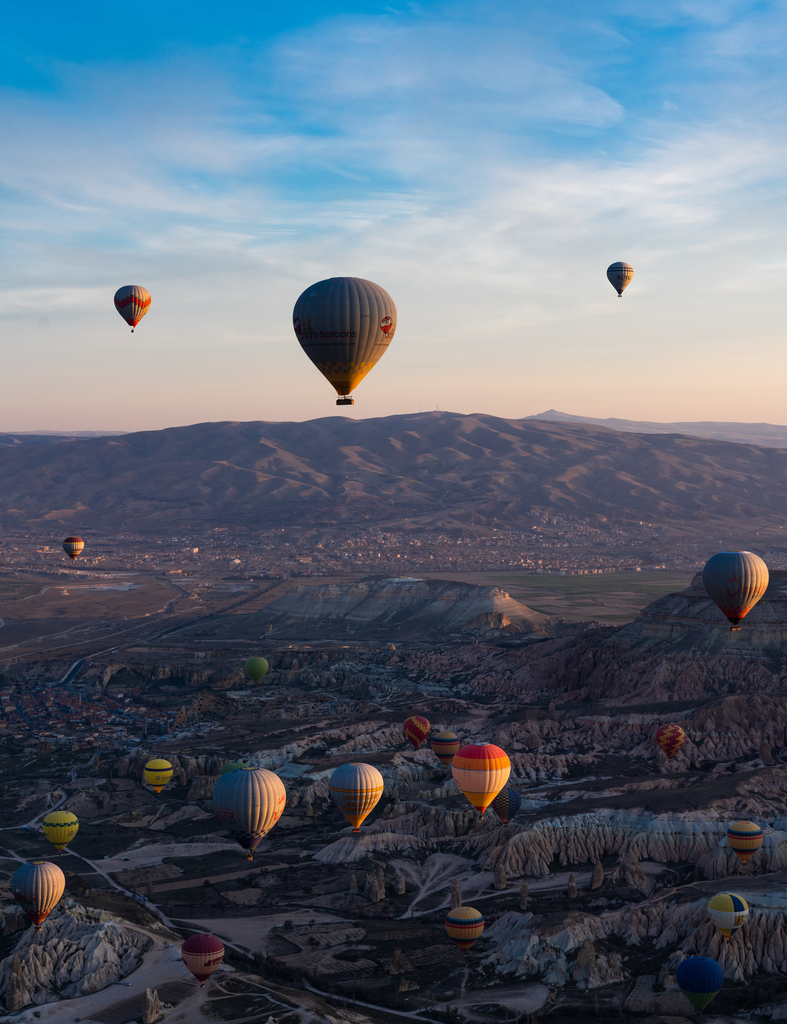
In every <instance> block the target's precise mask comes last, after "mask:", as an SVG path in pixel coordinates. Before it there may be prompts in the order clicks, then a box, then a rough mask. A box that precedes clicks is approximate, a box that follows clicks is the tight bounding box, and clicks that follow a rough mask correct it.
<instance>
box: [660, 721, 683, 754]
mask: <svg viewBox="0 0 787 1024" xmlns="http://www.w3.org/2000/svg"><path fill="white" fill-rule="evenodd" d="M656 742H657V743H658V745H659V746H660V747H661V749H662V750H663V751H664V753H665V754H666V755H667V758H668V760H670V761H671V760H672V759H673V757H674V756H675V755H676V754H677V752H678V751H679V750H680V748H681V747H682V746H683V744H684V743H685V742H686V733H685V732H684V731H683V730H682V729H681V727H680V726H679V725H675V724H674V723H671V724H670V725H662V727H661V728H660V729H659V730H658V731H657V732H656Z"/></svg>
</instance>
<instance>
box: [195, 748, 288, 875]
mask: <svg viewBox="0 0 787 1024" xmlns="http://www.w3.org/2000/svg"><path fill="white" fill-rule="evenodd" d="M212 800H213V813H214V814H215V815H216V817H217V818H218V819H219V821H220V822H222V824H223V825H224V826H225V828H226V829H227V831H228V832H231V833H232V835H233V836H234V838H235V841H236V842H237V843H238V845H239V846H240V847H241V848H242V849H244V850H245V851H246V856H247V858H248V859H249V860H251V859H252V855H253V853H254V850H255V849H256V847H257V845H258V843H259V842H260V840H261V839H262V838H263V837H264V836H266V835H267V834H268V833H269V832H270V830H271V829H272V828H273V826H274V825H275V824H276V822H277V821H278V820H279V818H280V817H281V815H282V812H283V811H284V805H285V803H286V802H287V792H286V790H285V789H284V785H283V783H282V781H281V779H280V778H279V776H278V775H275V774H274V773H273V772H269V771H268V769H267V768H236V769H235V770H233V771H231V772H227V774H226V775H222V776H221V778H220V779H219V780H218V781H217V782H216V785H215V786H214V787H213V798H212Z"/></svg>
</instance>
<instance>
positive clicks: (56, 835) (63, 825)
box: [41, 811, 79, 853]
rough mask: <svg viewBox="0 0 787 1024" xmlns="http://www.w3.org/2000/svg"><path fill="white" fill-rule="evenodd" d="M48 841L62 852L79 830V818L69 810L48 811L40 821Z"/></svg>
mask: <svg viewBox="0 0 787 1024" xmlns="http://www.w3.org/2000/svg"><path fill="white" fill-rule="evenodd" d="M41 829H42V830H43V833H44V835H45V836H46V838H47V839H48V840H49V842H50V843H51V844H52V845H53V846H54V847H55V848H56V849H57V852H58V853H62V852H63V850H65V848H66V847H67V846H68V844H69V843H70V842H71V840H72V839H73V838H74V836H75V835H76V834H77V832H78V831H79V819H78V818H77V816H76V814H72V812H71V811H50V812H49V814H47V816H46V817H45V818H44V820H43V821H42V822H41Z"/></svg>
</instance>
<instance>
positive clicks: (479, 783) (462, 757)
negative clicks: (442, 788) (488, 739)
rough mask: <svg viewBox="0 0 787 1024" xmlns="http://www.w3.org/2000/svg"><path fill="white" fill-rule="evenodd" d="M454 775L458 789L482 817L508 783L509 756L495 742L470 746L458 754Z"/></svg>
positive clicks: (452, 765) (454, 764)
mask: <svg viewBox="0 0 787 1024" xmlns="http://www.w3.org/2000/svg"><path fill="white" fill-rule="evenodd" d="M451 773H452V775H453V776H454V779H455V780H456V784H457V786H459V788H460V789H461V790H462V792H463V793H464V795H465V796H466V797H467V799H468V800H469V801H470V803H471V804H472V805H473V807H475V809H476V810H477V811H480V812H481V813H482V814H483V813H484V811H485V810H486V809H487V807H488V806H489V805H490V804H491V803H492V801H493V800H494V798H495V797H496V796H497V794H498V793H499V792H500V790H501V789H502V788H503V786H505V784H506V783H507V782H508V776H509V775H510V774H511V762H510V761H509V759H508V754H507V753H506V752H505V750H501V749H500V747H496V746H495V745H494V744H493V743H469V744H468V745H467V746H466V747H462V749H461V750H459V751H458V752H457V753H456V754H454V760H453V762H452V764H451Z"/></svg>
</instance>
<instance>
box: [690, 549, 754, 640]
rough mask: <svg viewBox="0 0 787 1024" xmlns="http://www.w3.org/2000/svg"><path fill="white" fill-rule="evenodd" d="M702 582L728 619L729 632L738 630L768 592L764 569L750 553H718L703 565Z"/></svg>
mask: <svg viewBox="0 0 787 1024" xmlns="http://www.w3.org/2000/svg"><path fill="white" fill-rule="evenodd" d="M702 583H703V586H704V587H705V589H706V590H707V592H708V597H709V598H710V599H711V601H713V602H714V603H715V604H717V605H718V606H719V608H720V609H721V610H722V612H724V614H725V615H726V616H727V618H728V619H729V620H730V623H731V626H730V629H731V630H734V629H739V628H740V627H739V626H738V623H739V622H740V621H741V619H743V618H744V617H745V616H746V615H748V614H749V612H750V611H751V610H752V608H753V607H754V606H755V604H757V602H758V601H759V600H760V598H761V597H762V595H763V594H764V593H765V591H766V590H767V589H768V566H767V565H766V564H765V562H763V560H762V559H761V558H760V557H759V555H755V554H753V553H752V552H751V551H720V552H719V553H718V555H714V556H713V557H712V558H709V559H708V561H707V562H706V563H705V568H704V569H703V570H702Z"/></svg>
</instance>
